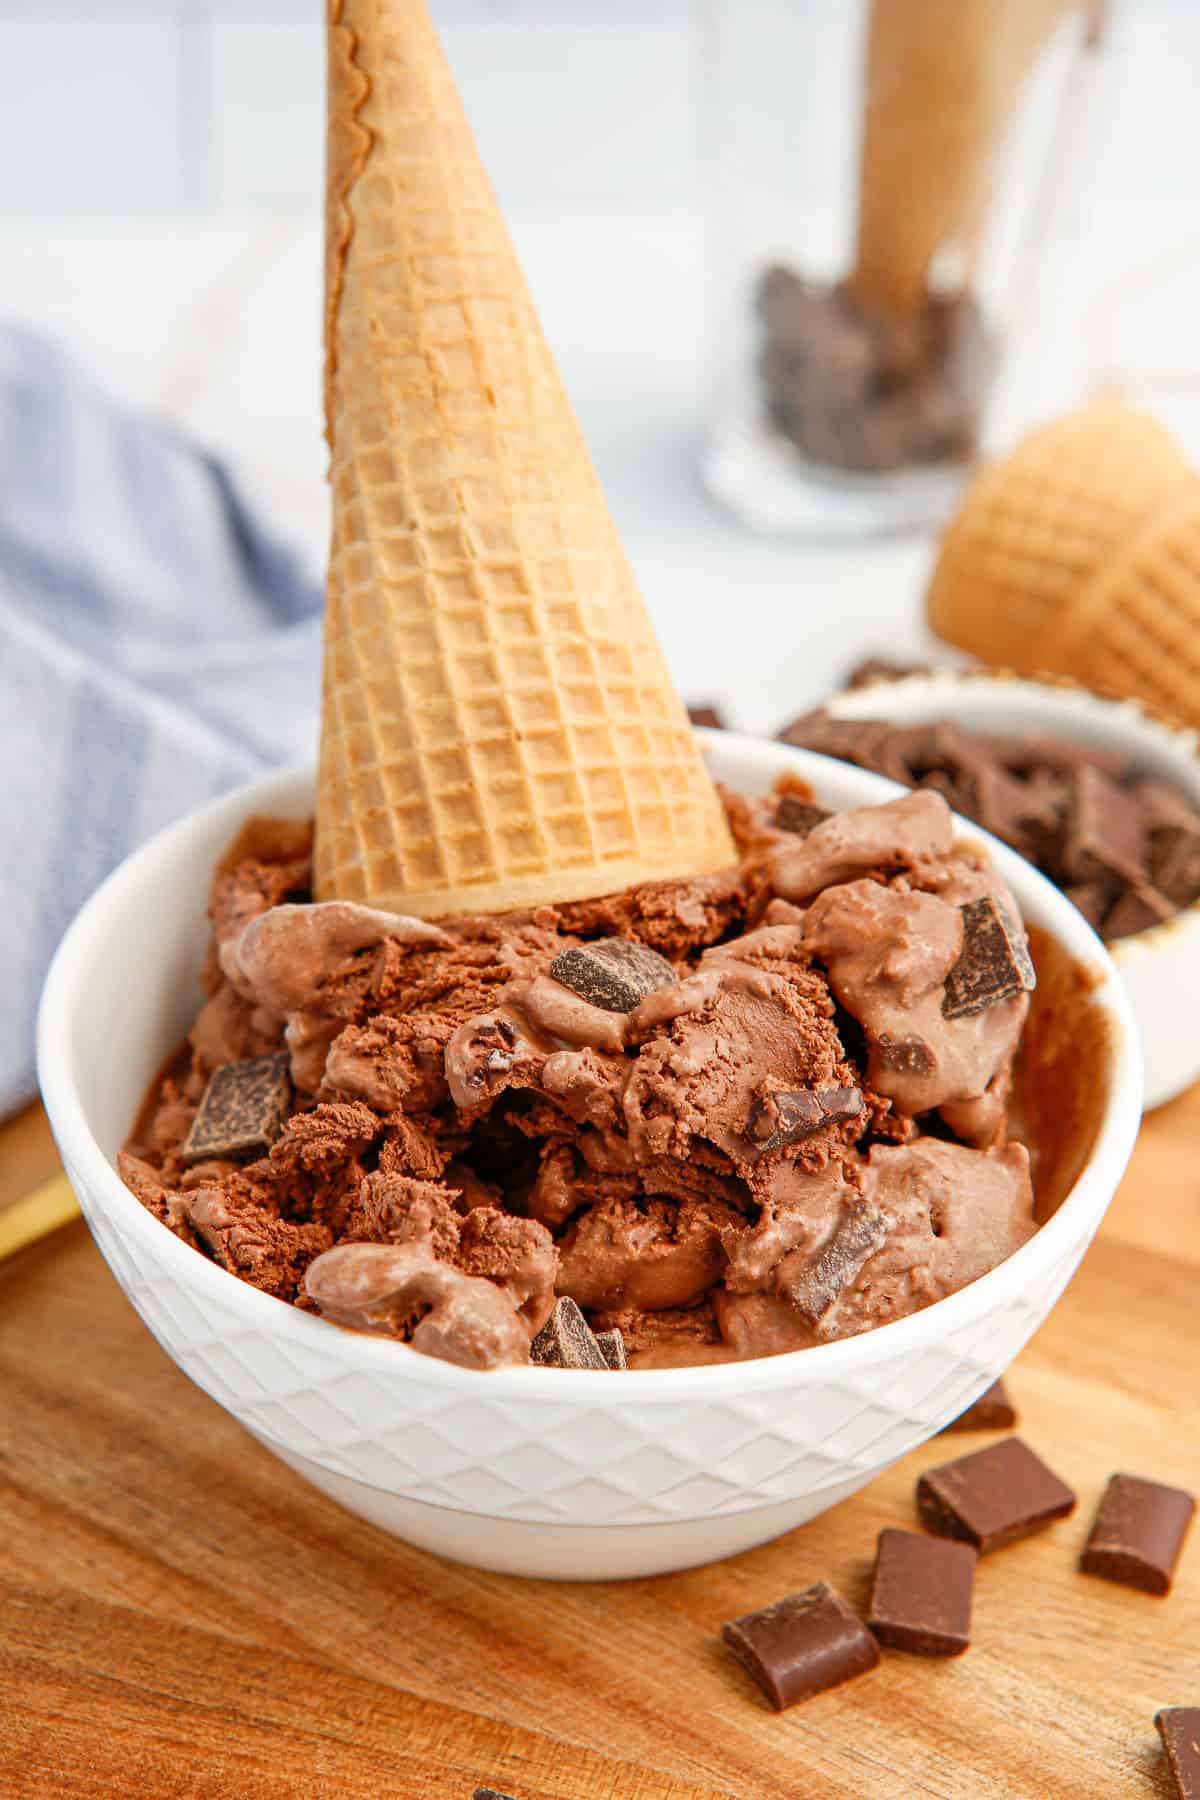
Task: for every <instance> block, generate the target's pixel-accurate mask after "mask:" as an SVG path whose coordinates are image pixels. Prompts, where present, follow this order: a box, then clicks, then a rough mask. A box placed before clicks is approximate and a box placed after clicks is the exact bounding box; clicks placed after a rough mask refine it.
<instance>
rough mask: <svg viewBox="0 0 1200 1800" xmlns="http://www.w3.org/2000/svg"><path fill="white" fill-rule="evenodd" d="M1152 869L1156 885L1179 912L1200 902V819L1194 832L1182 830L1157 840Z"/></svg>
mask: <svg viewBox="0 0 1200 1800" xmlns="http://www.w3.org/2000/svg"><path fill="white" fill-rule="evenodd" d="M1150 858H1151V860H1150V867H1151V872H1152V874H1153V876H1154V886H1155V889H1156V890H1157V892H1158V893H1160V894H1164V895H1165V896H1166V898H1167V899H1168V900H1169V901H1170V902H1171V904H1172V906H1174V907H1175V908H1176V909H1182V908H1183V907H1185V906H1191V905H1192V904H1193V902H1194V901H1196V900H1200V819H1197V821H1196V828H1195V830H1193V831H1179V832H1175V833H1173V834H1172V835H1171V837H1170V839H1169V840H1167V839H1166V838H1165V837H1164V838H1163V839H1161V840H1156V841H1155V843H1154V845H1153V846H1152V848H1151V853H1150Z"/></svg>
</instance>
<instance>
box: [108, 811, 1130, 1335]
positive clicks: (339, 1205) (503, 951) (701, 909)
mask: <svg viewBox="0 0 1200 1800" xmlns="http://www.w3.org/2000/svg"><path fill="white" fill-rule="evenodd" d="M803 804H804V802H803V800H802V798H801V797H798V796H797V795H795V794H794V793H792V794H785V795H780V794H775V795H771V796H768V797H767V798H765V799H763V800H746V799H735V798H732V797H731V798H730V801H729V810H730V817H731V822H732V824H733V825H734V827H735V831H736V833H737V835H738V839H739V842H740V843H741V845H742V850H743V860H742V862H741V864H740V865H739V866H738V867H737V868H736V869H733V870H731V871H730V872H729V873H728V874H726V875H723V876H717V877H709V878H705V879H702V880H696V881H692V882H687V881H676V882H662V883H653V884H648V885H645V886H642V887H638V888H633V889H630V890H628V891H626V892H624V893H621V894H615V895H611V896H608V897H606V898H602V899H599V900H595V901H586V902H573V903H571V904H569V905H561V906H543V907H540V908H538V909H536V910H534V911H530V912H517V913H507V914H500V915H494V916H486V917H485V916H480V917H475V918H465V919H451V920H445V921H443V922H442V923H440V924H428V923H426V922H424V921H420V920H415V919H406V918H400V917H395V916H393V915H390V914H385V913H376V912H372V911H370V910H369V909H367V908H364V907H358V906H350V905H344V904H341V903H324V904H313V903H312V902H310V901H309V900H308V898H307V893H308V887H307V881H308V871H307V864H306V862H305V855H306V843H307V839H306V838H299V839H298V836H297V833H298V828H297V827H296V826H294V825H288V826H284V825H280V826H279V827H278V835H277V836H275V837H273V836H272V828H271V826H270V825H269V824H268V823H267V822H264V821H257V822H255V825H254V826H253V828H252V829H249V828H248V831H247V832H246V833H243V835H242V840H241V847H240V849H239V847H238V846H236V845H235V847H234V849H233V851H232V852H231V853H230V854H229V855H227V856H226V857H225V858H224V859H223V860H222V863H221V865H220V867H219V869H218V872H217V875H216V877H215V880H214V885H213V891H212V896H211V916H212V921H213V946H212V949H211V952H210V955H209V958H208V961H207V964H206V968H205V981H206V986H207V988H208V993H209V998H208V1000H207V1003H206V1004H205V1005H204V1006H203V1008H202V1009H201V1011H200V1014H199V1016H198V1018H197V1021H196V1025H195V1027H194V1028H193V1031H192V1033H191V1036H190V1038H189V1041H188V1044H187V1046H186V1048H185V1050H184V1052H182V1053H181V1056H180V1058H179V1059H177V1061H176V1063H175V1064H174V1065H173V1066H172V1068H171V1069H170V1071H169V1072H168V1074H167V1075H166V1076H165V1077H164V1078H163V1079H162V1080H160V1082H159V1083H158V1084H157V1085H156V1087H155V1089H154V1091H153V1092H152V1094H151V1096H150V1097H149V1100H148V1102H147V1105H146V1107H145V1108H144V1110H143V1114H142V1116H141V1119H140V1120H139V1123H138V1125H137V1127H136V1129H135V1133H134V1139H133V1141H132V1142H131V1144H130V1146H129V1149H128V1151H127V1152H126V1153H125V1154H123V1156H122V1159H121V1170H122V1174H123V1176H124V1178H125V1180H126V1182H127V1183H128V1185H129V1186H130V1188H131V1189H132V1190H133V1192H134V1193H135V1194H136V1195H137V1196H138V1198H139V1199H140V1200H141V1201H142V1203H143V1204H144V1205H145V1206H146V1207H147V1208H148V1209H149V1210H150V1211H151V1212H153V1213H154V1215H155V1216H156V1217H157V1218H158V1219H160V1220H161V1222H162V1223H163V1224H164V1225H165V1226H166V1227H167V1228H168V1229H170V1230H172V1231H174V1232H176V1233H177V1234H178V1235H179V1236H180V1237H181V1238H183V1239H184V1241H185V1242H187V1243H189V1244H190V1245H192V1246H193V1247H194V1248H195V1250H196V1251H197V1252H198V1253H200V1254H204V1255H207V1256H210V1257H212V1258H213V1259H214V1260H215V1261H217V1262H218V1263H220V1264H221V1265H222V1266H223V1267H224V1268H226V1269H228V1270H229V1271H230V1272H231V1273H233V1274H235V1275H237V1276H238V1277H239V1278H240V1279H242V1280H245V1281H248V1282H251V1283H252V1284H253V1285H255V1286H257V1287H259V1288H261V1289H262V1290H263V1291H264V1292H267V1293H269V1294H273V1295H275V1296H276V1297H278V1298H280V1299H281V1300H285V1301H291V1302H293V1303H295V1304H297V1305H300V1306H302V1307H305V1308H307V1309H309V1310H315V1311H317V1312H319V1313H321V1314H322V1315H323V1316H324V1317H326V1318H328V1319H330V1320H333V1321H334V1322H335V1323H337V1324H339V1325H342V1326H344V1327H347V1328H349V1329H354V1330H359V1331H371V1332H376V1333H383V1334H386V1335H390V1336H393V1337H396V1338H398V1339H401V1340H402V1341H404V1342H407V1343H411V1344H412V1345H413V1346H414V1347H415V1348H416V1349H418V1350H423V1351H427V1352H429V1353H431V1354H434V1355H438V1356H443V1357H447V1358H449V1359H450V1360H452V1361H457V1362H459V1363H462V1364H464V1365H466V1366H468V1367H474V1368H487V1367H494V1366H496V1365H498V1364H505V1363H520V1362H525V1361H528V1360H529V1357H530V1346H531V1343H532V1342H533V1340H534V1339H535V1338H536V1339H538V1341H539V1345H540V1346H542V1347H541V1348H539V1350H538V1352H537V1354H538V1356H539V1357H540V1358H542V1359H543V1360H549V1361H551V1362H553V1361H554V1360H555V1354H552V1352H553V1344H551V1338H552V1337H553V1336H554V1333H555V1331H557V1332H558V1337H559V1338H561V1337H562V1333H563V1331H564V1330H566V1325H564V1323H563V1321H564V1319H566V1321H567V1324H570V1322H571V1320H572V1319H574V1318H575V1314H574V1313H573V1312H571V1311H570V1307H575V1306H577V1307H578V1308H579V1309H580V1312H581V1315H582V1318H583V1321H584V1329H586V1330H587V1331H588V1332H589V1336H588V1338H587V1339H586V1340H581V1341H585V1342H586V1343H587V1345H588V1346H589V1354H590V1356H591V1360H592V1366H596V1367H598V1366H600V1364H602V1365H603V1367H604V1368H605V1369H610V1368H611V1367H617V1368H619V1367H621V1366H622V1356H624V1357H626V1358H627V1359H628V1362H629V1364H630V1365H631V1366H632V1367H635V1368H636V1367H639V1366H642V1367H646V1366H657V1365H662V1364H670V1363H688V1362H710V1361H720V1360H728V1359H731V1358H734V1357H741V1356H761V1355H770V1354H772V1353H774V1352H777V1351H781V1350H791V1349H800V1348H804V1347H806V1346H808V1345H813V1344H816V1343H820V1342H823V1341H826V1340H828V1339H829V1338H832V1337H843V1336H846V1335H848V1334H850V1333H853V1332H858V1331H864V1330H867V1329H869V1328H870V1327H871V1326H873V1325H875V1324H878V1323H881V1322H883V1321H884V1320H887V1319H890V1318H895V1317H899V1316H901V1315H902V1314H904V1313H906V1312H911V1311H913V1310H915V1309H916V1308H918V1307H921V1306H924V1305H928V1304H929V1303H930V1302H931V1301H932V1300H935V1299H937V1298H939V1297H940V1296H941V1295H942V1294H946V1293H950V1292H952V1291H953V1290H954V1289H955V1288H956V1287H959V1286H962V1285H963V1283H964V1282H966V1281H969V1280H973V1279H974V1278H975V1276H977V1275H978V1274H981V1273H982V1272H983V1271H984V1270H985V1269H987V1268H990V1267H992V1266H993V1265H994V1264H995V1263H996V1262H998V1261H1000V1260H1002V1259H1003V1258H1004V1257H1005V1256H1007V1255H1008V1254H1010V1253H1011V1251H1012V1250H1014V1249H1015V1248H1016V1247H1017V1246H1018V1245H1019V1244H1020V1243H1021V1242H1023V1240H1024V1239H1025V1238H1026V1237H1027V1236H1028V1235H1029V1234H1030V1232H1031V1231H1032V1229H1033V1219H1032V1195H1031V1188H1030V1181H1029V1170H1028V1158H1027V1157H1026V1155H1025V1152H1024V1150H1023V1149H1022V1148H1021V1147H1020V1146H1019V1145H1016V1144H1012V1143H1009V1142H1007V1094H1008V1084H1009V1078H1010V1073H1011V1067H1012V1059H1013V1055H1014V1052H1015V1049H1016V1045H1017V1040H1018V1037H1019V1035H1020V1031H1021V1026H1022V1023H1023V1021H1024V1017H1025V1012H1026V1009H1027V1006H1028V993H1027V991H1026V988H1027V986H1028V981H1027V979H1026V972H1027V966H1026V964H1025V963H1024V961H1023V960H1022V959H1023V958H1024V955H1025V946H1024V935H1023V932H1022V929H1021V926H1020V923H1019V915H1018V913H1017V909H1016V906H1015V903H1014V902H1013V899H1012V896H1011V895H1010V894H1009V893H1008V892H1007V890H1006V888H1005V887H1004V884H1003V883H1002V882H1001V881H1000V880H999V879H998V877H997V876H996V875H995V874H994V872H993V871H992V870H991V869H990V868H989V867H988V866H987V864H986V862H985V861H984V859H983V858H982V856H981V855H980V854H978V853H977V852H975V851H972V850H971V849H969V848H966V847H962V846H956V845H955V843H954V840H953V834H952V830H951V822H950V814H949V811H948V809H947V806H946V803H945V800H944V799H943V798H942V797H941V796H939V795H937V794H920V795H914V796H912V797H910V798H907V799H904V800H901V801H898V802H894V803H893V804H892V805H890V806H885V807H864V808H860V809H859V810H858V811H856V812H850V813H842V814H832V815H824V814H819V813H815V814H814V813H813V812H812V811H811V810H810V812H808V813H805V814H804V815H803V817H801V816H800V810H799V809H800V808H801V807H802V806H803ZM1081 842H1083V838H1082V836H1081ZM1086 844H1087V854H1088V855H1089V856H1092V857H1095V856H1099V855H1101V854H1106V851H1105V848H1104V840H1103V834H1102V832H1101V831H1100V830H1099V829H1098V828H1097V827H1095V826H1094V825H1089V826H1088V828H1087V832H1086ZM973 907H974V908H982V909H983V912H982V914H981V915H980V916H983V915H986V919H987V920H988V921H990V922H991V924H992V925H993V927H994V930H993V932H992V935H991V936H990V937H989V938H988V939H987V942H986V944H985V945H984V949H985V950H986V953H987V954H986V956H984V960H983V961H982V962H978V964H977V965H976V963H970V958H971V956H972V955H974V954H975V951H974V950H973V949H972V945H973V944H974V939H973V938H972V937H971V933H970V930H969V929H968V924H967V923H965V922H964V921H970V920H971V919H972V918H973V916H974V915H973V914H972V912H971V909H972V908H973ZM997 920H1000V921H1001V924H1000V925H996V921H997ZM964 959H966V961H967V962H968V963H970V967H969V968H968V969H967V974H969V975H970V981H969V982H967V981H966V977H965V976H964V972H963V971H964ZM989 959H990V960H989ZM1014 968H1017V969H1018V970H1019V971H1020V974H1019V978H1017V977H1014V975H1013V969H1014ZM956 971H957V972H958V974H957V979H958V982H959V987H960V988H964V983H965V987H966V988H969V993H970V1004H969V1006H968V1007H966V1008H965V1009H962V1008H960V1009H958V1010H956V1009H955V1007H954V1006H953V1005H951V1006H949V1007H948V1006H947V1004H946V1002H947V995H948V994H949V995H951V997H953V995H954V994H955V993H956V992H957V991H958V990H956V988H955V986H954V982H955V979H956V973H955V972H956ZM964 991H965V988H964ZM264 1057H266V1058H275V1059H276V1061H275V1062H274V1063H273V1064H270V1065H266V1066H264V1065H262V1063H261V1059H262V1058H264ZM256 1059H257V1060H256ZM275 1070H278V1071H279V1072H280V1076H281V1077H282V1076H286V1078H287V1079H286V1081H283V1080H282V1079H281V1080H279V1081H276V1082H275V1084H274V1085H273V1086H271V1088H270V1093H269V1095H268V1099H269V1101H270V1103H271V1105H272V1106H282V1108H283V1111H284V1113H285V1114H286V1116H285V1117H283V1118H282V1119H278V1118H276V1117H275V1115H274V1113H272V1115H271V1117H270V1118H269V1119H266V1118H265V1114H264V1116H263V1118H261V1119H260V1118H259V1117H258V1115H257V1114H256V1116H255V1119H254V1120H252V1121H251V1122H250V1126H247V1128H246V1129H245V1130H241V1129H240V1128H241V1125H242V1124H243V1121H242V1119H241V1115H240V1113H239V1115H238V1117H237V1118H236V1119H234V1120H233V1124H234V1125H236V1126H238V1128H239V1129H238V1130H237V1131H234V1130H233V1129H232V1127H231V1130H230V1132H229V1133H228V1134H227V1140H218V1139H215V1138H214V1139H212V1140H211V1142H210V1138H209V1137H208V1136H205V1134H204V1133H203V1132H202V1131H198V1130H197V1129H196V1124H195V1121H196V1119H197V1117H198V1116H199V1117H200V1118H201V1121H202V1122H203V1120H204V1118H205V1117H206V1113H205V1110H204V1108H205V1104H206V1103H205V1095H206V1094H208V1095H210V1096H211V1095H212V1093H213V1092H214V1091H216V1092H217V1093H218V1094H221V1093H224V1092H225V1090H226V1089H228V1091H229V1093H230V1094H231V1095H233V1096H234V1098H237V1099H239V1101H240V1100H243V1099H244V1101H245V1106H246V1107H250V1105H251V1102H252V1101H255V1104H258V1105H259V1106H260V1110H261V1109H262V1107H263V1106H265V1104H266V1103H265V1102H264V1101H262V1098H261V1096H259V1093H258V1087H256V1086H255V1085H254V1081H253V1080H252V1077H253V1078H254V1079H255V1080H257V1081H258V1083H259V1086H262V1085H263V1080H264V1075H265V1073H269V1072H272V1071H275ZM214 1083H215V1088H214ZM256 1096H258V1098H257V1100H256ZM198 1109H199V1111H198ZM208 1110H209V1112H211V1102H210V1103H209V1104H208ZM227 1110H228V1109H227ZM234 1110H236V1109H234ZM251 1126H252V1127H253V1129H254V1130H257V1131H258V1133H259V1135H258V1137H257V1138H255V1137H254V1136H253V1131H252V1130H251ZM256 1151H257V1154H256V1153H255V1152H256ZM247 1158H249V1160H247ZM239 1159H240V1160H239ZM567 1302H569V1303H570V1307H567V1308H566V1309H565V1310H564V1303H567ZM555 1320H557V1321H558V1324H557V1325H555V1324H554V1321H555ZM591 1332H595V1333H596V1334H598V1337H597V1339H592V1338H591V1336H590V1333H591ZM613 1333H619V1334H620V1339H619V1343H618V1339H617V1338H615V1337H613V1336H612V1335H610V1334H613ZM539 1334H541V1335H540V1337H539ZM568 1335H569V1334H568ZM576 1335H577V1336H578V1335H579V1334H578V1332H577V1334H576ZM563 1341H564V1342H565V1340H563ZM554 1342H555V1343H557V1342H558V1338H555V1339H554ZM597 1342H599V1343H600V1345H601V1348H600V1349H596V1348H595V1347H594V1346H595V1344H596V1343H597ZM546 1345H550V1349H549V1350H547V1349H546V1348H545V1346H546ZM604 1346H607V1349H605V1348H604ZM559 1350H560V1351H562V1345H561V1344H560V1345H559ZM565 1354H566V1352H565V1351H562V1355H565ZM597 1357H599V1359H600V1360H599V1363H597V1362H596V1358H597ZM606 1358H607V1360H606ZM558 1360H559V1361H561V1360H562V1356H561V1355H560V1356H559V1358H558Z"/></svg>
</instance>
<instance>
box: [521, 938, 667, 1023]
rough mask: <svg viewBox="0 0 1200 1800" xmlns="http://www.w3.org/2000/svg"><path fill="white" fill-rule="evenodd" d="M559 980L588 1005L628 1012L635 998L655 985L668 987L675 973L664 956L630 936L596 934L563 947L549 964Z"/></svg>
mask: <svg viewBox="0 0 1200 1800" xmlns="http://www.w3.org/2000/svg"><path fill="white" fill-rule="evenodd" d="M550 973H551V975H553V977H554V979H555V981H561V982H562V984H563V986H564V987H569V988H570V989H571V991H572V993H575V994H578V995H579V998H580V999H581V1000H586V1001H587V1003H588V1005H589V1006H601V1007H603V1008H604V1011H605V1012H632V1011H633V1009H634V1007H635V1006H636V1005H637V1003H638V1001H639V1000H644V999H645V998H646V995H647V994H653V993H654V992H655V990H656V989H658V988H665V987H672V986H674V984H675V982H676V981H678V979H679V977H678V976H677V975H676V973H675V970H674V969H673V968H672V967H671V965H670V963H669V962H668V961H667V959H666V957H665V956H660V955H659V954H658V951H657V950H650V949H648V948H647V946H646V945H645V944H636V943H634V942H633V941H632V940H631V939H630V938H598V939H597V940H596V942H595V943H594V944H578V945H576V947H575V948H574V949H573V950H563V951H561V952H560V953H559V955H558V956H556V957H555V959H554V961H553V962H552V963H551V964H550Z"/></svg>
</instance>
